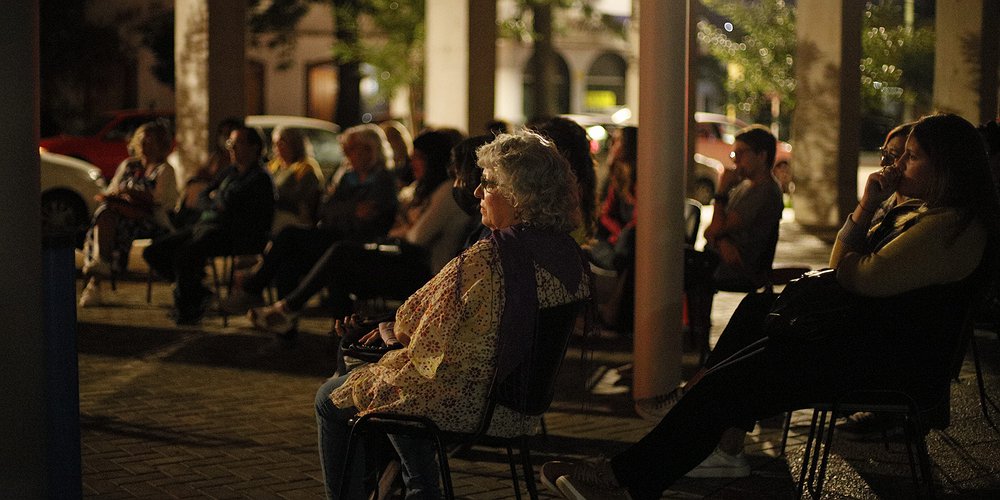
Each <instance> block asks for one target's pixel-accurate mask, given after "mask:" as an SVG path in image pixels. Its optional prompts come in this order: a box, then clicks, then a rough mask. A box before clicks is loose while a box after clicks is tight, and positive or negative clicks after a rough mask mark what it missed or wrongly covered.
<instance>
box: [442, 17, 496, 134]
mask: <svg viewBox="0 0 1000 500" xmlns="http://www.w3.org/2000/svg"><path fill="white" fill-rule="evenodd" d="M426 9H427V10H426V12H427V16H426V19H427V21H426V22H427V39H426V41H425V47H426V48H425V50H426V55H425V61H424V81H425V84H424V86H425V87H424V110H425V117H424V122H425V123H427V124H428V125H430V126H435V127H441V126H450V127H456V128H458V129H460V130H464V131H466V132H468V133H469V134H478V133H480V132H482V131H483V130H485V129H484V127H485V125H486V123H487V122H489V121H490V120H492V119H493V101H494V93H495V89H496V82H495V80H496V25H497V22H496V21H497V13H496V1H495V0H435V1H433V2H427V7H426Z"/></svg>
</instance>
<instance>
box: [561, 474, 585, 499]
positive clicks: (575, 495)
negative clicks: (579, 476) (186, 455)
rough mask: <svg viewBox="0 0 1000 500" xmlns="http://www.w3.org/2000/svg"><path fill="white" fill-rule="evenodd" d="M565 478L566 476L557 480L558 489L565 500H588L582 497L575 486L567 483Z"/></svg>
mask: <svg viewBox="0 0 1000 500" xmlns="http://www.w3.org/2000/svg"><path fill="white" fill-rule="evenodd" d="M564 477H565V476H563V477H560V478H559V479H556V487H557V489H558V490H559V493H561V494H562V496H563V497H564V498H567V499H569V500H587V497H585V496H583V495H581V494H580V492H579V491H576V488H574V487H573V484H572V483H570V482H569V481H566V480H565V479H564Z"/></svg>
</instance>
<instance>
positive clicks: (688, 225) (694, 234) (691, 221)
mask: <svg viewBox="0 0 1000 500" xmlns="http://www.w3.org/2000/svg"><path fill="white" fill-rule="evenodd" d="M699 227H701V203H699V202H698V200H693V199H691V198H686V199H685V200H684V243H687V244H688V245H694V244H695V242H696V241H698V228H699Z"/></svg>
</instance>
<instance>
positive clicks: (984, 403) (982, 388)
mask: <svg viewBox="0 0 1000 500" xmlns="http://www.w3.org/2000/svg"><path fill="white" fill-rule="evenodd" d="M969 347H971V348H972V362H973V364H975V366H976V386H977V387H978V388H979V408H980V409H981V410H982V411H983V417H984V418H986V422H988V423H990V424H992V423H993V419H992V418H990V408H989V407H990V406H991V405H993V406H994V407H996V404H995V403H993V401H991V400H990V397H989V395H988V394H986V383H985V382H984V381H983V366H982V363H981V362H980V361H979V349H978V348H977V347H976V334H975V332H973V334H972V335H971V336H970V337H969Z"/></svg>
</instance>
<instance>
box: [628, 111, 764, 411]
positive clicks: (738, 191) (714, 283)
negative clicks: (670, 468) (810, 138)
mask: <svg viewBox="0 0 1000 500" xmlns="http://www.w3.org/2000/svg"><path fill="white" fill-rule="evenodd" d="M776 147H777V139H775V137H774V135H773V134H771V132H770V131H768V130H767V129H766V128H764V127H762V126H760V125H753V126H750V127H747V128H745V129H743V130H742V131H740V132H739V133H738V134H737V135H736V140H735V141H734V142H733V152H732V153H731V154H730V156H731V157H732V158H733V162H734V163H735V164H736V168H735V169H733V170H729V169H727V170H726V171H725V172H723V174H722V178H721V179H720V180H719V194H718V195H716V196H715V207H714V211H713V213H712V222H711V223H710V224H709V225H708V227H706V228H705V240H706V245H705V248H706V250H705V252H704V253H699V252H692V253H693V254H695V255H694V256H696V257H703V258H704V259H706V260H707V263H704V264H703V263H699V264H698V267H699V269H697V270H695V269H686V270H685V276H686V277H687V279H686V282H685V283H684V290H685V293H687V304H688V313H689V317H690V329H691V334H692V337H693V338H694V342H695V344H696V346H697V347H698V348H700V349H701V355H702V361H704V360H705V358H706V357H707V356H708V351H709V349H708V336H709V331H710V329H711V316H712V301H713V296H714V294H715V292H716V291H717V290H725V291H734V292H753V291H755V290H758V289H760V288H762V287H766V286H768V285H769V284H770V282H769V280H770V277H769V276H770V273H771V264H772V262H773V261H774V250H775V247H776V246H777V243H778V223H779V222H781V212H782V211H783V210H784V201H783V198H782V194H781V186H780V185H778V181H777V180H776V179H775V178H774V176H773V175H772V174H771V167H772V166H773V165H774V156H775V152H776ZM716 260H717V261H718V264H717V265H716V264H715V261H716ZM712 265H715V270H714V272H712V274H711V275H710V277H709V275H708V270H709V269H711V266H712ZM689 271H690V272H689ZM701 271H704V272H701ZM703 276H704V278H702V277H703ZM679 396H680V392H679V391H678V390H674V391H673V392H670V393H667V394H665V395H662V396H658V397H654V398H648V399H643V400H639V401H636V405H635V409H636V412H637V413H638V414H639V415H640V416H641V417H643V418H645V419H647V420H650V421H653V422H658V421H659V420H660V419H661V418H663V415H665V414H666V413H667V411H669V410H670V408H671V407H672V406H673V405H674V403H676V402H677V398H678V397H679Z"/></svg>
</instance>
